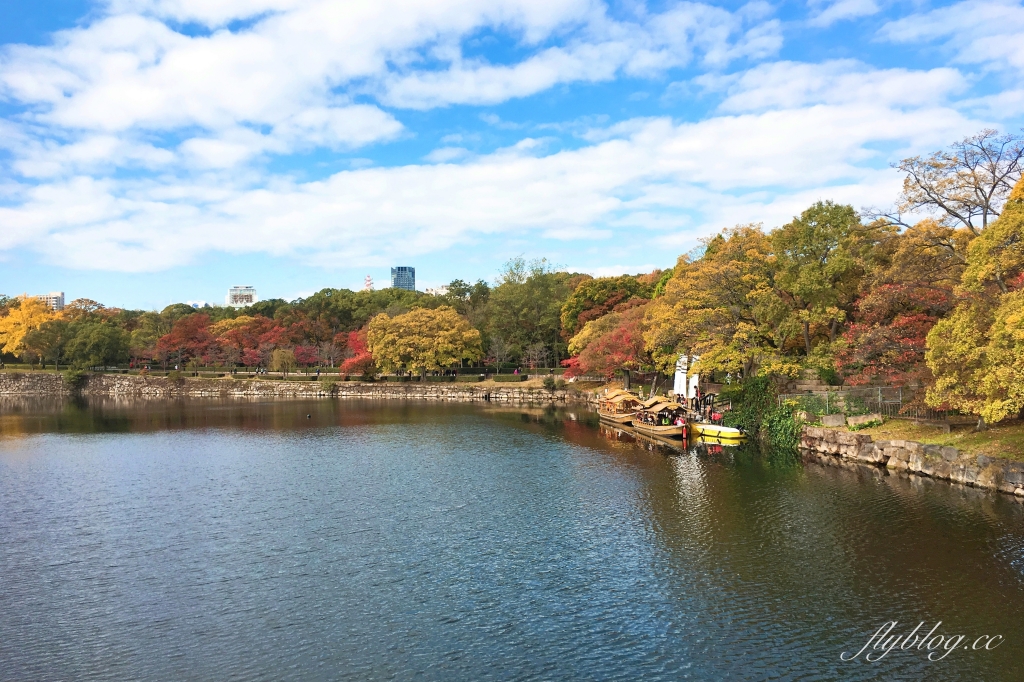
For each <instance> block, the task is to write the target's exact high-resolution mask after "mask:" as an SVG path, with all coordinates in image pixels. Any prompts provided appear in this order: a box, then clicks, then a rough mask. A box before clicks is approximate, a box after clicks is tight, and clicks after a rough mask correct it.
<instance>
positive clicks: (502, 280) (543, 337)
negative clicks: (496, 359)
mask: <svg viewBox="0 0 1024 682" xmlns="http://www.w3.org/2000/svg"><path fill="white" fill-rule="evenodd" d="M588 278H589V276H587V275H578V274H571V273H568V272H556V271H554V270H553V269H552V268H551V266H550V265H549V264H548V262H547V261H546V260H536V261H532V262H529V263H528V262H527V261H526V260H524V259H523V258H513V259H512V260H510V261H508V262H507V263H506V264H505V267H504V269H503V270H502V272H501V274H500V275H499V276H498V285H497V286H496V287H494V289H492V290H491V295H490V306H489V309H490V310H489V312H490V323H489V325H488V332H489V334H490V335H491V336H500V337H501V338H503V339H504V340H505V341H506V342H507V343H508V344H510V345H511V346H513V347H514V348H515V349H516V353H515V355H516V356H520V355H521V354H522V353H523V351H525V350H526V348H528V347H530V346H531V345H533V344H535V343H542V344H544V345H545V346H546V347H547V348H549V349H550V350H551V355H552V357H553V358H554V360H555V362H556V363H557V361H558V360H560V359H561V358H562V357H564V352H563V351H564V344H563V342H562V340H561V313H562V305H563V304H564V303H565V300H566V299H567V298H568V297H569V295H570V294H571V293H572V291H573V290H574V289H575V288H576V286H577V285H578V284H579V282H580V281H581V280H584V279H588Z"/></svg>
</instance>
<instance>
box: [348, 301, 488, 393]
mask: <svg viewBox="0 0 1024 682" xmlns="http://www.w3.org/2000/svg"><path fill="white" fill-rule="evenodd" d="M366 339H367V345H368V346H369V350H370V352H371V353H372V355H373V358H374V361H375V362H376V363H377V366H378V367H380V368H381V369H382V370H383V371H385V372H393V371H408V372H419V373H420V374H421V375H422V376H423V377H425V376H426V373H427V372H429V371H436V370H441V369H445V368H447V367H451V366H452V365H454V364H455V363H457V362H460V361H462V360H478V359H479V358H480V356H481V355H482V349H481V339H480V332H479V331H477V330H476V329H473V328H472V327H470V326H469V322H467V321H466V320H465V319H464V318H462V317H460V316H459V314H458V313H457V312H455V310H453V309H452V308H449V307H447V306H445V307H441V308H438V309H437V310H430V309H427V308H420V309H417V310H412V311H410V312H408V313H405V314H403V315H397V316H395V317H388V316H387V315H385V314H383V313H382V314H380V315H378V316H377V317H375V318H373V319H372V320H371V321H370V324H369V327H368V328H367V336H366Z"/></svg>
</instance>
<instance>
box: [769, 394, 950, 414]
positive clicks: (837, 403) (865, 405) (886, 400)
mask: <svg viewBox="0 0 1024 682" xmlns="http://www.w3.org/2000/svg"><path fill="white" fill-rule="evenodd" d="M911 400H913V393H912V392H909V391H908V392H907V393H904V390H903V388H902V387H899V386H865V387H863V388H857V387H854V388H842V389H837V390H835V391H807V392H805V393H785V394H781V395H779V404H780V405H781V404H782V403H783V402H785V401H791V402H793V403H795V404H796V406H797V409H801V410H804V411H805V412H810V413H811V414H817V415H823V414H847V415H851V416H853V415H860V414H873V413H878V414H881V415H882V416H885V417H890V418H897V417H898V418H902V419H916V420H920V421H947V420H948V419H949V417H950V413H949V412H948V411H947V410H933V409H930V408H927V407H922V406H920V405H917V404H908V402H909V401H911Z"/></svg>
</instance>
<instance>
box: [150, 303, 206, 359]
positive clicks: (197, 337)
mask: <svg viewBox="0 0 1024 682" xmlns="http://www.w3.org/2000/svg"><path fill="white" fill-rule="evenodd" d="M209 327H210V316H209V315H203V314H201V313H196V314H194V315H186V316H185V317H183V318H181V319H179V320H178V321H177V322H175V323H174V326H173V327H172V328H171V331H170V332H169V333H168V334H165V335H163V336H161V337H160V339H159V340H158V341H157V342H156V349H157V352H158V353H165V354H166V355H167V356H168V357H170V358H173V359H174V360H176V361H177V362H178V363H179V364H180V363H184V362H188V361H189V360H192V359H193V358H202V357H204V356H209V355H210V352H211V349H212V348H213V347H215V346H216V343H217V340H216V339H215V338H214V336H213V334H211V333H210V330H209Z"/></svg>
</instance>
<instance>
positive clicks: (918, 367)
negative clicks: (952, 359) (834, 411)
mask: <svg viewBox="0 0 1024 682" xmlns="http://www.w3.org/2000/svg"><path fill="white" fill-rule="evenodd" d="M952 304H953V300H952V296H951V293H950V292H948V291H942V290H938V289H930V288H922V287H914V286H910V285H905V284H886V285H883V286H880V287H878V288H877V289H875V290H873V291H871V292H870V293H868V294H867V295H865V296H863V297H862V298H860V299H859V300H858V301H857V303H856V309H857V317H856V321H855V322H854V323H853V324H851V325H850V326H849V328H848V329H847V330H846V333H845V334H844V335H843V340H844V341H845V343H844V347H843V348H841V349H839V351H838V352H837V353H836V368H837V369H838V370H839V371H840V372H842V373H843V374H844V375H845V376H846V383H848V384H850V385H853V386H857V385H863V384H866V383H868V382H870V381H872V379H876V378H877V379H882V380H884V381H885V382H886V383H888V384H890V385H893V386H903V385H906V384H908V383H913V382H927V381H928V380H929V378H930V374H929V372H928V368H927V366H926V365H925V363H924V352H925V350H926V344H925V339H926V338H927V336H928V332H929V331H931V329H932V327H934V326H935V323H936V322H937V321H938V320H939V318H940V317H942V316H943V315H944V314H946V313H947V312H948V311H949V310H950V308H951V307H952Z"/></svg>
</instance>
